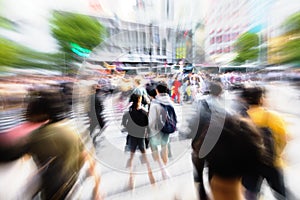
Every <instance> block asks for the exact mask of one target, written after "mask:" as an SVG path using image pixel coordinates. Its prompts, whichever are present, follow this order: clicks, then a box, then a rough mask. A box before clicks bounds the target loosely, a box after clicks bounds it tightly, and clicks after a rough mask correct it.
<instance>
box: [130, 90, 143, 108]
mask: <svg viewBox="0 0 300 200" xmlns="http://www.w3.org/2000/svg"><path fill="white" fill-rule="evenodd" d="M139 98H141V95H138V94H134V93H133V94H131V96H130V98H129V102H132V105H131V108H132V109H136V108H137V103H138V101H139Z"/></svg>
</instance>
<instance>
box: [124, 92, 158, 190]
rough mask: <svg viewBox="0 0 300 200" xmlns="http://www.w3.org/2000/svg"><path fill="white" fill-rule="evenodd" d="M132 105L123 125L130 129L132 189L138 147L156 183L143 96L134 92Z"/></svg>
mask: <svg viewBox="0 0 300 200" xmlns="http://www.w3.org/2000/svg"><path fill="white" fill-rule="evenodd" d="M130 99H131V102H132V105H131V106H130V108H129V112H125V113H124V116H123V120H122V121H123V125H124V126H125V127H126V129H127V131H128V137H127V138H128V139H127V141H126V142H127V143H128V147H129V149H130V158H129V168H130V177H129V186H130V188H131V189H133V188H134V176H133V169H132V168H133V158H134V154H135V151H136V149H137V148H139V150H140V151H141V152H142V158H143V160H144V161H145V162H146V165H147V169H148V176H149V180H150V183H151V184H154V183H155V179H154V176H153V174H152V170H151V167H150V163H149V161H148V158H147V156H146V147H145V137H146V134H147V133H146V131H147V130H148V129H147V127H148V114H147V112H146V110H145V109H144V108H143V107H142V96H141V95H137V94H132V95H131V97H130Z"/></svg>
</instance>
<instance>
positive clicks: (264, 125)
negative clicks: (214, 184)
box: [241, 87, 287, 200]
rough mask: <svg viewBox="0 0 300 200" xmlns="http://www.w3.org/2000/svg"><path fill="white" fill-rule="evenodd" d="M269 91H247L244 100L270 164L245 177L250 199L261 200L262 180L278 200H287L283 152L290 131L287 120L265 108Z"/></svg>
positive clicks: (245, 89)
mask: <svg viewBox="0 0 300 200" xmlns="http://www.w3.org/2000/svg"><path fill="white" fill-rule="evenodd" d="M264 94H265V91H264V89H263V88H261V87H249V88H244V89H243V91H242V94H241V98H242V99H243V100H244V101H245V102H246V103H247V104H248V107H247V109H244V110H245V111H246V113H242V114H243V115H244V116H248V117H249V118H250V119H251V120H252V121H253V122H254V124H255V125H256V126H257V127H259V128H260V130H261V134H262V136H263V139H264V146H265V150H266V154H267V158H268V159H267V160H266V161H268V163H267V164H262V165H261V166H258V167H259V169H260V173H259V174H254V175H251V176H245V177H243V185H244V187H245V188H246V192H245V197H246V199H247V200H250V199H251V200H252V199H259V192H260V188H261V185H262V181H263V180H264V179H266V181H267V182H268V184H269V186H270V187H271V188H272V190H273V194H274V196H275V197H276V199H286V198H287V197H286V189H285V184H284V176H283V169H282V166H283V161H282V153H283V151H284V148H285V146H286V143H287V130H286V126H285V122H284V120H283V119H282V118H281V117H280V116H279V115H278V113H276V112H274V111H271V110H268V109H266V108H265V107H264V106H263V103H264V102H263V98H264Z"/></svg>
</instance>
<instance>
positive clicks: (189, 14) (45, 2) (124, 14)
mask: <svg viewBox="0 0 300 200" xmlns="http://www.w3.org/2000/svg"><path fill="white" fill-rule="evenodd" d="M173 1H174V2H175V4H174V8H175V12H174V13H175V17H174V21H175V23H177V26H178V27H180V26H181V24H185V23H192V21H193V19H196V18H195V17H194V15H195V14H197V15H198V14H199V13H200V14H201V13H202V12H199V11H200V10H203V6H199V5H200V4H199V3H201V2H202V1H203V0H197V1H195V0H185V1H180V0H173ZM91 2H93V3H97V2H100V4H101V7H102V12H103V13H104V14H105V15H106V16H110V17H113V16H114V13H116V14H117V16H118V17H119V18H120V19H122V20H125V21H135V17H136V15H135V10H136V8H135V4H136V0H26V1H25V0H0V3H1V4H0V5H1V7H0V13H1V15H2V16H5V17H7V18H9V19H11V20H13V21H15V22H17V23H18V24H19V25H20V27H19V28H20V29H21V30H22V33H20V34H11V35H10V36H9V37H12V38H13V39H15V40H16V41H18V42H20V43H22V44H24V45H28V46H30V47H31V48H33V49H35V50H39V51H43V52H54V51H56V50H57V45H56V43H55V40H54V39H53V38H52V36H51V34H50V27H49V23H48V20H49V18H50V16H51V12H50V11H51V9H55V10H65V11H72V12H80V13H86V14H94V15H97V14H99V13H100V11H95V12H94V13H93V12H91V11H92V10H91V7H90V3H91ZM145 2H151V0H146V1H145ZM152 2H154V3H155V4H154V3H153V5H154V6H153V13H152V12H149V13H148V14H147V15H145V16H146V17H148V18H150V17H157V18H158V19H157V20H159V16H160V2H161V1H159V0H152ZM195 2H197V3H195ZM192 3H193V4H192ZM195 5H196V6H195ZM198 7H199V9H198ZM155 12H156V13H155Z"/></svg>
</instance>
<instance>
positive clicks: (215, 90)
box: [209, 81, 223, 96]
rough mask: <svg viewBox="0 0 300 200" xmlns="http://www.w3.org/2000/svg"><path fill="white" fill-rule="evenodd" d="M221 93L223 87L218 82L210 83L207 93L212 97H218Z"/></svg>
mask: <svg viewBox="0 0 300 200" xmlns="http://www.w3.org/2000/svg"><path fill="white" fill-rule="evenodd" d="M222 92H223V87H222V85H221V83H219V82H215V81H213V82H210V84H209V93H210V94H211V95H213V96H220V95H221V94H222Z"/></svg>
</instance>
